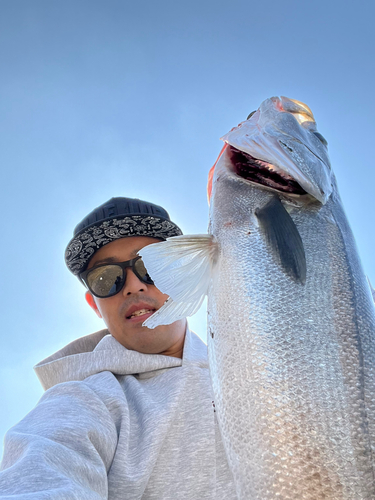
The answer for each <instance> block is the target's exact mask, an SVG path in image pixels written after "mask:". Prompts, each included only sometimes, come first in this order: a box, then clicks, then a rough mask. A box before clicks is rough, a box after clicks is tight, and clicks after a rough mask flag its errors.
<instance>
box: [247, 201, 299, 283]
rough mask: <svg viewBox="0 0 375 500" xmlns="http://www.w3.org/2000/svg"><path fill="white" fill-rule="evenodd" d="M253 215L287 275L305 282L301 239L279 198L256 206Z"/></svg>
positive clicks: (271, 250)
mask: <svg viewBox="0 0 375 500" xmlns="http://www.w3.org/2000/svg"><path fill="white" fill-rule="evenodd" d="M255 215H256V216H257V218H258V220H259V224H260V227H261V229H262V231H263V233H264V235H265V238H266V242H267V245H268V248H269V250H270V252H271V253H272V255H274V257H275V258H276V260H277V262H279V264H281V267H282V268H283V269H284V271H285V272H286V273H287V274H288V275H289V276H291V277H292V278H294V279H295V280H296V281H298V282H300V283H302V284H305V282H306V257H305V249H304V248H303V243H302V239H301V236H300V234H299V232H298V229H297V226H296V225H295V224H294V222H293V219H292V218H291V216H290V215H289V214H288V212H287V211H286V209H285V208H284V206H283V204H282V203H281V201H280V200H279V198H277V197H274V198H272V199H271V201H269V202H268V203H267V204H266V205H265V206H264V207H263V208H258V209H257V210H256V211H255Z"/></svg>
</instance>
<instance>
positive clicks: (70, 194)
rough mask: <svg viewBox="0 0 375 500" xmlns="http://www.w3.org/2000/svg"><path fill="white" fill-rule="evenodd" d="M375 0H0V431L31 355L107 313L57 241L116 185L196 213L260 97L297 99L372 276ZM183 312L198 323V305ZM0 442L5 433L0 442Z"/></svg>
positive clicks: (178, 217)
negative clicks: (323, 145)
mask: <svg viewBox="0 0 375 500" xmlns="http://www.w3.org/2000/svg"><path fill="white" fill-rule="evenodd" d="M374 16H375V4H374V2H372V1H359V2H358V1H357V2H353V1H346V2H342V1H337V0H331V1H327V0H324V1H323V0H315V1H314V2H304V1H301V0H298V1H297V0H284V1H283V2H277V1H272V0H262V2H260V1H258V2H255V1H254V2H252V1H250V0H238V1H236V0H232V1H231V2H223V1H222V0H216V1H211V0H208V1H207V0H199V1H198V0H189V1H188V2H180V1H176V0H173V1H172V0H170V1H165V0H160V1H158V2H155V1H152V0H144V1H143V2H135V1H128V0H105V1H104V0H101V1H98V0H64V1H59V0H1V2H0V167H1V180H2V182H1V191H2V196H1V199H0V207H1V215H2V216H1V235H2V238H1V241H2V245H1V248H0V252H1V259H0V262H1V276H2V283H3V286H2V287H1V302H0V304H1V316H2V321H1V324H2V332H1V352H0V375H1V389H0V400H1V402H2V410H1V412H0V439H1V438H2V436H3V435H4V433H5V431H6V430H7V429H8V428H9V427H10V426H11V425H13V424H14V423H16V422H17V421H18V420H19V419H20V418H22V417H23V416H24V415H25V414H26V413H27V412H28V411H29V410H30V409H31V408H32V407H33V406H34V405H35V403H36V402H37V400H38V399H39V397H40V396H41V394H42V389H41V387H40V386H39V382H38V380H37V378H36V376H35V375H34V373H33V371H32V366H33V365H34V364H36V363H37V362H38V361H40V360H41V359H43V358H44V357H46V356H47V355H49V354H51V353H53V352H54V351H56V350H57V349H59V348H61V347H63V346H64V345H65V344H66V343H68V342H70V341H71V340H73V339H75V338H77V337H80V336H82V335H86V334H88V333H91V332H93V331H95V330H98V329H101V328H103V325H102V323H101V322H100V320H98V319H97V318H96V317H95V316H94V314H93V312H92V311H91V310H90V309H89V307H88V306H87V305H86V303H85V302H84V295H83V292H84V290H83V288H82V285H80V284H79V282H78V280H77V279H76V278H74V277H73V276H72V275H71V274H70V273H69V272H68V270H67V269H66V268H65V264H64V260H63V255H64V249H65V246H66V244H67V243H68V241H69V239H70V238H71V235H72V232H73V229H74V227H75V225H76V224H77V223H78V222H80V220H81V219H82V218H83V217H84V216H85V215H87V213H88V212H90V211H91V210H92V209H93V208H95V207H96V206H98V205H100V204H101V203H103V202H104V201H106V200H108V199H109V198H111V197H113V196H130V197H139V198H141V199H146V200H149V201H153V202H155V203H158V204H161V205H162V206H164V207H165V208H166V209H167V210H168V211H169V213H170V215H171V218H172V220H174V221H176V222H177V223H178V224H179V225H180V226H181V228H182V229H183V231H184V232H185V233H205V232H206V230H207V215H208V210H207V201H206V184H207V174H208V170H209V169H210V167H211V166H212V164H213V163H214V161H215V160H216V157H217V155H218V153H219V151H220V149H221V142H220V141H219V138H220V137H221V136H222V135H223V134H224V133H226V132H227V131H228V130H229V129H231V128H232V127H233V126H235V125H237V124H238V123H239V122H240V121H242V120H244V119H245V118H246V116H247V115H248V114H249V113H250V112H251V111H252V110H254V109H256V108H257V107H258V106H259V104H260V103H261V101H263V100H264V99H265V98H267V97H271V96H273V95H285V96H288V97H291V98H294V99H298V100H301V101H303V102H305V103H307V104H308V105H309V106H310V107H311V108H312V110H313V112H314V114H315V117H316V120H317V123H318V129H319V131H320V132H321V133H322V134H323V135H324V136H325V137H326V139H327V140H328V143H329V151H330V157H331V162H332V166H333V169H334V171H335V173H336V176H337V178H338V183H339V188H340V192H341V195H342V198H343V201H344V205H345V208H346V211H347V215H348V218H349V221H350V223H351V226H352V229H353V231H354V234H355V237H356V240H357V244H358V248H359V251H360V255H361V258H362V262H363V265H364V268H365V271H366V273H367V274H368V276H369V277H370V279H371V280H372V282H373V283H375V264H374V260H373V258H372V257H373V254H372V249H373V248H374V232H373V212H374V210H373V204H374V181H375V175H374V169H373V164H374V159H373V156H374V153H373V146H374V143H375V126H374V116H375V109H374V108H375V99H374V76H375V73H374V48H375V47H374V27H373V19H374ZM191 325H192V327H193V329H195V331H196V332H197V333H198V334H199V335H201V336H202V337H203V338H205V335H206V334H205V313H204V310H201V311H200V312H199V313H198V314H197V316H196V317H195V318H193V319H192V321H191ZM0 451H1V450H0Z"/></svg>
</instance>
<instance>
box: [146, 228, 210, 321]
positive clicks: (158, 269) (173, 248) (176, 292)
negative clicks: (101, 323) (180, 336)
mask: <svg viewBox="0 0 375 500" xmlns="http://www.w3.org/2000/svg"><path fill="white" fill-rule="evenodd" d="M139 254H140V255H141V256H142V259H143V262H144V263H145V266H146V269H147V271H148V273H149V275H150V276H151V277H152V279H153V281H154V283H155V285H156V286H157V288H159V290H160V291H161V292H163V293H165V294H167V295H169V299H168V300H167V301H166V303H165V304H164V305H163V306H162V307H161V308H160V309H159V310H158V311H156V312H155V313H154V314H153V315H152V316H150V318H148V319H147V320H146V321H145V322H144V323H143V324H144V326H147V327H148V328H155V327H156V326H158V325H169V324H170V323H173V322H175V321H177V320H179V319H182V318H186V316H192V315H193V314H195V313H196V312H197V310H198V309H199V307H200V306H201V304H202V302H203V299H204V297H205V296H206V295H207V292H208V288H209V285H210V282H211V279H212V269H213V267H214V264H215V262H216V260H217V255H218V244H217V243H216V242H215V241H214V238H213V237H212V236H210V235H207V234H205V235H191V236H174V237H173V238H168V240H167V241H163V242H160V243H154V244H152V245H148V246H147V247H144V248H142V250H140V251H139Z"/></svg>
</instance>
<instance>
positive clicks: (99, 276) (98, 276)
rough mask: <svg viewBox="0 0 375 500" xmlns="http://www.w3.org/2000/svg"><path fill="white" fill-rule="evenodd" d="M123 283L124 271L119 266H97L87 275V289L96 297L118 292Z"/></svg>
mask: <svg viewBox="0 0 375 500" xmlns="http://www.w3.org/2000/svg"><path fill="white" fill-rule="evenodd" d="M123 284H124V271H123V270H122V269H121V267H120V266H116V265H108V266H103V267H97V268H96V269H93V270H92V271H91V273H89V274H88V275H87V285H88V287H89V289H90V290H91V291H92V292H94V294H95V295H97V296H98V297H103V298H104V297H108V296H110V295H115V294H116V293H118V292H119V291H120V290H121V288H122V286H123Z"/></svg>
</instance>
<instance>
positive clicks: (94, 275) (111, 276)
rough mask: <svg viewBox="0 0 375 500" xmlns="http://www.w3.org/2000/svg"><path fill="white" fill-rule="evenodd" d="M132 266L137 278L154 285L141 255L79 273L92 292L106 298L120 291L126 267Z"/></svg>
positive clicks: (124, 279)
mask: <svg viewBox="0 0 375 500" xmlns="http://www.w3.org/2000/svg"><path fill="white" fill-rule="evenodd" d="M128 267H130V268H131V270H132V271H133V273H134V274H135V275H136V276H137V278H138V279H139V280H140V281H142V282H143V283H147V285H153V284H154V282H153V281H152V279H151V278H150V276H149V274H148V272H147V269H146V268H145V265H144V263H143V260H142V258H141V257H136V258H135V259H132V260H127V261H126V262H116V263H114V264H102V265H100V266H97V267H93V268H92V269H89V270H88V271H84V272H83V273H80V274H79V277H80V279H81V280H82V281H83V282H84V284H85V285H86V287H87V288H88V289H89V290H90V292H91V293H92V294H93V295H95V297H98V298H100V299H106V298H107V297H112V296H113V295H116V293H119V292H120V291H121V290H122V289H123V288H124V285H125V282H126V271H125V269H126V268H128Z"/></svg>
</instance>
